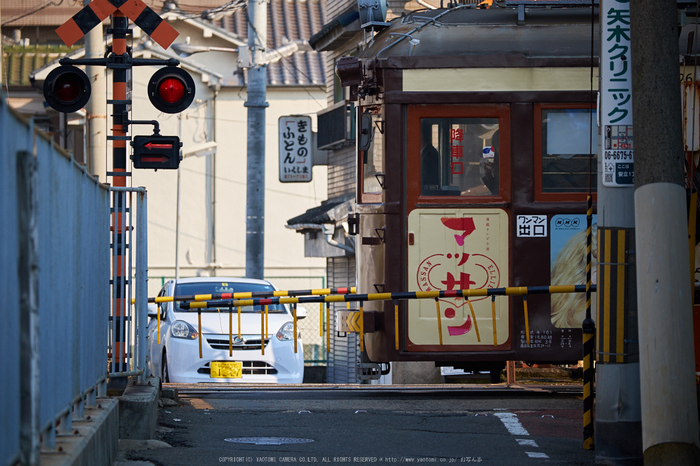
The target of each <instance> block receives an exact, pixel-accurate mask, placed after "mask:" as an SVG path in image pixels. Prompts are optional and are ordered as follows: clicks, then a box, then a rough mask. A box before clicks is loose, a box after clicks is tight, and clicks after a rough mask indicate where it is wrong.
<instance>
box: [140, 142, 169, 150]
mask: <svg viewBox="0 0 700 466" xmlns="http://www.w3.org/2000/svg"><path fill="white" fill-rule="evenodd" d="M143 147H145V148H146V149H148V150H153V149H172V148H173V145H172V144H154V143H152V142H149V143H147V144H145V145H144V146H143Z"/></svg>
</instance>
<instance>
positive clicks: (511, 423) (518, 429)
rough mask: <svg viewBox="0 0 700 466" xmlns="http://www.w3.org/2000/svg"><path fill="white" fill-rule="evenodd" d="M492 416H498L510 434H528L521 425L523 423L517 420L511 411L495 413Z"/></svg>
mask: <svg viewBox="0 0 700 466" xmlns="http://www.w3.org/2000/svg"><path fill="white" fill-rule="evenodd" d="M494 416H496V417H497V418H499V419H500V420H501V422H502V423H503V425H504V426H506V429H508V432H510V433H511V435H530V433H529V432H528V431H527V430H526V429H525V428H524V427H523V425H522V424H521V423H520V421H519V420H518V416H517V415H516V414H513V413H495V414H494Z"/></svg>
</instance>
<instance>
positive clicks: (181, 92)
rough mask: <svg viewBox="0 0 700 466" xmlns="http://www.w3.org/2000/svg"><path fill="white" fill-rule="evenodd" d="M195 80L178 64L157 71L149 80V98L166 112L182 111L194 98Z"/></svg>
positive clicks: (155, 105) (159, 108) (156, 106)
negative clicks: (177, 65)
mask: <svg viewBox="0 0 700 466" xmlns="http://www.w3.org/2000/svg"><path fill="white" fill-rule="evenodd" d="M194 91H195V89H194V80H193V79H192V76H190V74H189V73H188V72H187V71H185V70H183V69H182V68H178V67H176V66H166V67H165V68H161V69H159V70H158V71H156V72H155V73H154V74H153V76H151V79H150V81H148V98H149V100H150V101H151V103H152V104H153V106H154V107H155V108H157V109H158V110H160V111H161V112H164V113H180V112H181V111H183V110H184V109H186V108H187V107H189V106H190V104H191V103H192V101H193V100H194Z"/></svg>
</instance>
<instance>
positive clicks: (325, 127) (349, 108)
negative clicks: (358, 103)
mask: <svg viewBox="0 0 700 466" xmlns="http://www.w3.org/2000/svg"><path fill="white" fill-rule="evenodd" d="M317 118H318V136H317V143H316V147H317V148H318V149H324V150H329V149H340V148H342V147H349V146H352V145H355V105H354V104H353V103H352V102H350V101H347V100H343V101H341V102H338V103H336V104H334V105H333V106H331V107H328V108H327V109H325V110H323V111H321V112H319V113H318V114H317Z"/></svg>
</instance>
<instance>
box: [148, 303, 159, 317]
mask: <svg viewBox="0 0 700 466" xmlns="http://www.w3.org/2000/svg"><path fill="white" fill-rule="evenodd" d="M148 317H149V318H153V319H156V318H157V317H158V305H157V304H156V303H148Z"/></svg>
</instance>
